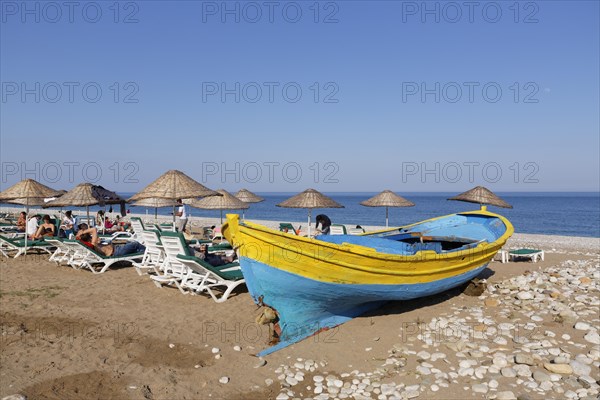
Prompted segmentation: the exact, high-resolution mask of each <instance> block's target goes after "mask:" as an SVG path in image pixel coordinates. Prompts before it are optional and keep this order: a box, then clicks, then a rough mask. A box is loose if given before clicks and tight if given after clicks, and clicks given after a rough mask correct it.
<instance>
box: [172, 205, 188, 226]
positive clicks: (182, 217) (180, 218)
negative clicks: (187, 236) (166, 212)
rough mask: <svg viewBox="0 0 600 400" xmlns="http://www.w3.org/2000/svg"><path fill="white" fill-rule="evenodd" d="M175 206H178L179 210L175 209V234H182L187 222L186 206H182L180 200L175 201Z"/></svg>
mask: <svg viewBox="0 0 600 400" xmlns="http://www.w3.org/2000/svg"><path fill="white" fill-rule="evenodd" d="M177 204H178V205H179V208H177V212H176V213H175V216H176V217H177V221H176V224H177V225H176V227H177V232H183V231H185V226H186V225H187V220H188V217H187V206H186V205H185V204H183V202H182V201H181V199H177Z"/></svg>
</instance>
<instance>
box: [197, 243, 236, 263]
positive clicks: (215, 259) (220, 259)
mask: <svg viewBox="0 0 600 400" xmlns="http://www.w3.org/2000/svg"><path fill="white" fill-rule="evenodd" d="M194 255H195V256H196V257H198V258H201V259H203V260H204V261H206V262H207V263H209V264H210V265H212V266H213V267H219V266H221V265H225V264H229V263H231V262H233V260H234V256H220V255H217V254H210V253H209V252H208V246H207V245H205V244H201V245H200V251H194Z"/></svg>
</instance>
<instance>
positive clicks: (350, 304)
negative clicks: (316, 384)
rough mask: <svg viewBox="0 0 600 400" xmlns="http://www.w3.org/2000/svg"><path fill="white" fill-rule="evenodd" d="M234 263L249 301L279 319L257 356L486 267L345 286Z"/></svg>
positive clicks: (429, 292) (253, 264) (254, 263)
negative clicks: (273, 341)
mask: <svg viewBox="0 0 600 400" xmlns="http://www.w3.org/2000/svg"><path fill="white" fill-rule="evenodd" d="M240 265H241V268H242V272H243V274H244V277H245V279H246V285H247V287H248V290H249V291H250V294H251V295H252V297H253V298H254V300H255V301H256V302H258V301H259V298H262V301H263V303H264V304H265V305H268V306H270V307H272V308H274V309H276V310H277V312H278V314H279V317H280V321H279V326H280V327H281V337H280V339H281V341H280V343H279V344H278V345H276V346H274V347H271V348H269V349H266V350H264V351H262V352H261V353H259V355H260V356H263V355H267V354H270V353H272V352H274V351H276V350H279V349H281V348H283V347H286V346H289V345H290V344H293V343H296V342H298V341H300V340H302V339H304V338H306V337H309V336H311V335H313V334H315V333H316V332H319V331H320V330H322V329H328V328H333V327H335V326H337V325H340V324H343V323H344V322H347V321H349V320H350V319H352V318H354V317H357V316H359V315H361V314H364V313H365V312H367V311H370V310H373V309H375V308H378V307H380V306H381V305H382V304H384V303H386V302H387V301H389V300H409V299H415V298H419V297H424V296H429V295H433V294H436V293H440V292H443V291H446V290H448V289H451V288H453V287H456V286H458V285H461V284H463V283H465V282H467V281H469V280H471V279H473V278H474V277H476V276H477V275H479V273H481V271H482V270H483V269H484V268H485V267H486V266H487V264H485V265H482V266H480V267H478V268H476V269H473V270H471V271H468V272H466V273H464V274H461V275H457V276H453V277H450V278H445V279H441V280H437V281H433V282H429V283H418V284H404V285H364V284H363V285H356V284H354V285H351V284H337V283H329V282H319V281H315V280H312V279H308V278H305V277H303V276H300V275H296V274H292V273H290V272H287V271H282V270H280V269H278V268H274V267H272V266H270V265H267V264H264V263H261V262H258V261H255V260H252V259H249V258H246V257H241V258H240ZM382 299H385V300H382Z"/></svg>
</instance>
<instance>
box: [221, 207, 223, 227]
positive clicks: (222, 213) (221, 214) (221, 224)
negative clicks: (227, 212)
mask: <svg viewBox="0 0 600 400" xmlns="http://www.w3.org/2000/svg"><path fill="white" fill-rule="evenodd" d="M221 225H223V210H222V209H221Z"/></svg>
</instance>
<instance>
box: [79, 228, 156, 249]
mask: <svg viewBox="0 0 600 400" xmlns="http://www.w3.org/2000/svg"><path fill="white" fill-rule="evenodd" d="M75 239H77V240H79V241H80V242H81V243H83V244H84V245H85V246H87V247H89V248H90V249H94V250H96V251H98V252H100V253H102V254H104V255H105V256H107V257H121V256H125V255H127V254H135V253H143V252H144V251H146V248H145V247H144V246H143V245H142V244H141V243H139V242H136V241H135V240H132V241H130V242H127V243H126V244H122V245H113V244H102V243H101V242H100V238H99V236H98V230H97V229H96V228H89V227H88V226H87V225H86V224H81V225H79V231H78V232H77V236H75Z"/></svg>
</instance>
